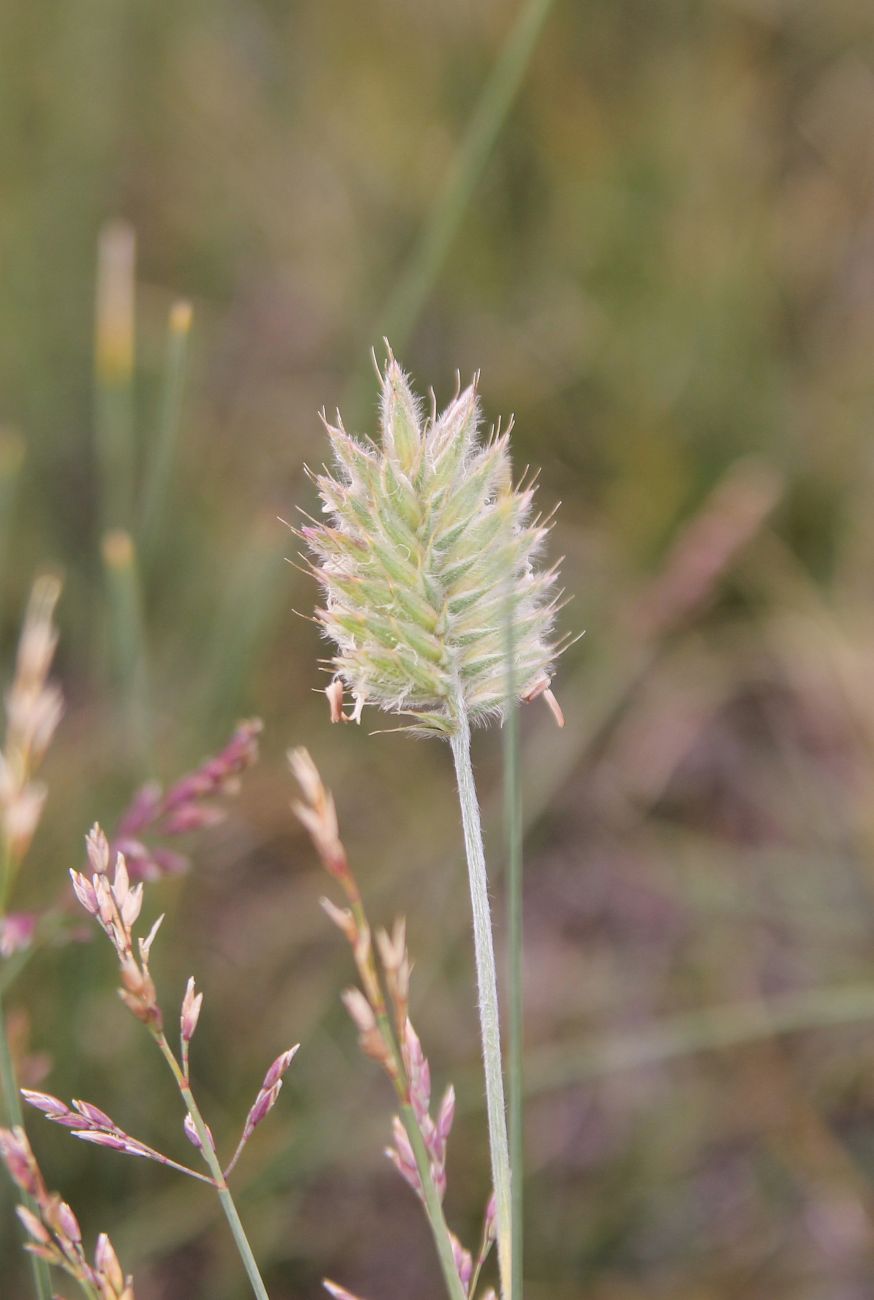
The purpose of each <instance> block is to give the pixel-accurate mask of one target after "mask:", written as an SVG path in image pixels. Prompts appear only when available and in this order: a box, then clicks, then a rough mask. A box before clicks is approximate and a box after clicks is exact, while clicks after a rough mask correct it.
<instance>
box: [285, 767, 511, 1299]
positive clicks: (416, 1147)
mask: <svg viewBox="0 0 874 1300" xmlns="http://www.w3.org/2000/svg"><path fill="white" fill-rule="evenodd" d="M289 760H290V763H291V768H292V772H293V773H294V776H295V777H296V779H297V782H298V785H299V787H300V790H301V795H302V798H301V799H300V800H299V801H297V802H296V803H295V804H294V805H293V807H294V811H295V813H296V815H297V817H298V818H299V820H300V821H301V822H302V824H303V825H304V826H305V827H306V829H307V831H308V832H309V834H310V837H311V838H312V841H313V843H314V845H315V847H316V850H317V852H318V854H319V856H320V858H321V860H322V863H323V865H324V867H325V869H326V870H327V872H328V873H329V875H330V876H331V877H332V878H333V879H334V880H336V881H337V882H338V883H339V885H340V887H341V888H342V890H343V893H344V895H345V901H346V904H347V906H345V907H338V906H337V904H336V903H334V902H332V901H331V900H329V899H326V898H323V899H322V906H323V908H324V910H325V912H326V913H327V915H328V917H329V918H330V919H331V920H332V921H333V922H334V924H335V925H336V926H337V928H338V929H339V930H340V931H341V933H342V934H343V936H344V938H345V939H346V940H347V942H348V943H349V946H350V948H351V949H352V954H353V957H354V960H355V966H356V969H357V972H358V977H359V980H360V987H357V988H356V987H353V988H349V989H347V990H346V991H345V992H344V994H343V1003H344V1005H345V1007H346V1010H347V1011H348V1013H349V1016H350V1018H351V1019H352V1022H353V1023H354V1025H355V1027H356V1029H357V1030H358V1041H359V1045H360V1047H361V1050H362V1051H363V1052H364V1053H365V1055H367V1056H369V1057H370V1058H371V1059H373V1060H375V1061H377V1062H378V1063H379V1064H380V1065H381V1066H382V1068H383V1069H384V1071H385V1072H386V1074H387V1075H388V1077H389V1079H390V1080H391V1083H392V1086H393V1087H394V1090H395V1094H396V1097H397V1100H398V1114H397V1115H395V1117H394V1119H393V1121H392V1143H391V1145H390V1146H389V1147H388V1148H387V1150H386V1155H387V1156H388V1158H389V1159H390V1160H391V1162H392V1164H393V1165H394V1166H395V1168H396V1169H397V1170H398V1172H399V1173H400V1175H401V1177H402V1178H403V1179H404V1180H405V1181H406V1182H407V1183H408V1184H409V1186H410V1187H411V1188H412V1189H413V1191H414V1192H415V1193H416V1195H417V1196H418V1197H419V1199H420V1200H421V1202H422V1204H423V1206H424V1209H425V1213H426V1215H427V1217H428V1220H429V1223H430V1225H431V1230H432V1234H433V1236H434V1241H435V1245H436V1247H437V1252H438V1256H439V1259H440V1263H441V1266H442V1268H443V1274H444V1280H445V1282H446V1285H447V1290H448V1293H449V1295H450V1296H451V1297H453V1298H454V1300H458V1298H459V1297H461V1298H462V1300H469V1298H470V1297H473V1295H474V1293H475V1287H476V1285H477V1281H478V1278H479V1273H480V1269H481V1268H482V1265H483V1262H484V1261H485V1258H486V1255H487V1254H488V1251H489V1249H490V1247H491V1245H492V1242H493V1241H494V1231H493V1225H494V1208H493V1207H494V1197H491V1198H490V1201H489V1209H488V1210H487V1214H486V1226H485V1228H484V1232H483V1243H482V1247H481V1250H480V1252H479V1255H478V1257H477V1261H476V1263H474V1262H473V1260H472V1257H471V1254H470V1252H469V1251H467V1250H466V1249H465V1248H464V1247H463V1246H462V1245H461V1243H460V1242H459V1241H458V1239H457V1237H456V1236H455V1235H454V1233H452V1232H451V1231H450V1229H449V1227H448V1225H447V1222H446V1218H445V1215H444V1211H443V1199H444V1197H445V1194H446V1144H447V1140H448V1138H449V1134H450V1131H451V1129H452V1121H453V1118H454V1114H455V1093H454V1091H453V1089H452V1087H451V1085H450V1086H449V1087H448V1088H447V1089H446V1092H445V1093H444V1095H443V1097H442V1100H441V1101H440V1104H439V1106H438V1107H437V1110H436V1113H432V1107H431V1068H430V1065H429V1063H428V1060H427V1057H426V1056H425V1054H424V1052H423V1050H422V1044H421V1042H420V1040H419V1036H418V1034H417V1033H416V1031H415V1029H414V1028H413V1025H412V1022H411V1020H410V1015H409V998H410V959H409V953H408V951H407V944H406V931H405V926H404V922H403V921H402V920H397V921H396V922H395V925H394V928H393V930H392V931H391V933H389V932H388V931H386V930H378V931H377V932H376V934H375V936H374V935H373V933H372V931H371V927H370V923H369V922H368V920H367V915H366V913H365V910H364V904H363V901H362V898H361V893H360V890H359V888H358V883H357V881H356V879H355V876H354V875H353V872H352V869H351V867H350V866H349V861H348V858H347V856H346V851H345V848H344V847H343V843H342V841H341V839H340V835H339V830H338V826H337V816H336V810H335V807H334V800H333V797H332V796H331V794H330V792H329V791H328V790H326V788H325V786H324V785H323V783H322V780H321V777H320V776H319V773H318V770H317V768H316V766H315V764H314V763H313V761H312V759H311V758H310V756H309V754H308V753H307V752H306V750H303V749H296V750H293V751H292V752H291V754H290V755H289ZM325 1287H326V1290H327V1291H328V1292H329V1294H331V1295H333V1296H337V1297H343V1296H349V1295H350V1294H351V1293H350V1292H347V1291H344V1290H343V1288H342V1287H339V1286H338V1285H337V1284H336V1283H333V1282H327V1281H326V1283H325ZM353 1300H354V1297H353Z"/></svg>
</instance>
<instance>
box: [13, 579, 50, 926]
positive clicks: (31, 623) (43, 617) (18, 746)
mask: <svg viewBox="0 0 874 1300" xmlns="http://www.w3.org/2000/svg"><path fill="white" fill-rule="evenodd" d="M60 593H61V584H60V582H59V581H58V579H57V578H55V577H52V576H49V575H47V576H44V577H42V578H38V579H37V580H36V582H35V583H34V585H33V590H32V591H31V595H30V600H29V601H28V605H27V612H26V614H25V617H24V625H23V627H22V630H21V637H20V639H19V643H18V655H17V658H16V663H15V674H14V676H13V679H12V684H11V686H10V687H9V690H8V691H7V693H6V701H5V703H6V735H5V738H4V742H3V748H2V750H0V841H2V859H0V924H2V922H3V919H4V918H5V916H6V910H7V907H8V904H9V900H10V897H11V894H12V889H13V886H14V884H15V879H16V876H17V874H18V870H19V867H20V866H21V862H22V860H23V858H24V857H25V855H26V853H27V850H28V848H29V847H30V842H31V840H32V839H33V835H34V832H35V831H36V828H37V825H38V824H39V820H40V817H41V815H42V810H43V804H44V802H45V797H46V790H45V786H44V785H42V784H41V783H40V782H38V781H37V780H35V774H36V772H37V771H38V769H39V766H40V764H41V763H42V760H43V758H44V757H45V753H46V750H47V749H48V747H49V744H50V742H51V739H52V737H53V736H54V734H55V731H56V729H57V726H58V723H59V722H60V720H61V716H62V714H63V709H64V702H63V696H62V695H61V691H60V688H59V687H58V686H57V685H56V684H55V683H54V682H52V681H50V679H49V673H50V671H51V666H52V660H53V658H54V653H55V648H56V646H57V640H58V633H57V628H56V627H55V623H54V610H55V605H56V604H57V601H58V597H59V596H60ZM13 920H14V918H13ZM14 928H15V929H16V930H17V931H18V932H19V933H18V938H17V939H16V942H15V946H20V943H21V935H20V931H21V926H20V925H18V924H16V925H15V926H14ZM3 930H4V936H3V937H5V941H6V945H7V946H12V943H11V940H10V938H9V937H8V936H6V935H5V931H6V926H5V925H4V926H3ZM0 941H2V938H0Z"/></svg>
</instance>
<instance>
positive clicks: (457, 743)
mask: <svg viewBox="0 0 874 1300" xmlns="http://www.w3.org/2000/svg"><path fill="white" fill-rule="evenodd" d="M451 744H452V756H453V759H454V760H455V774H456V778H457V781H458V797H459V803H460V806H461V820H462V825H463V828H464V844H465V850H466V854H467V867H468V877H469V880H470V901H471V909H472V912H473V936H474V950H475V955H476V975H477V988H478V991H479V1014H480V1032H481V1037H482V1051H483V1066H484V1072H485V1086H486V1110H487V1114H488V1125H489V1148H490V1152H491V1161H492V1181H493V1185H494V1190H495V1202H496V1207H497V1217H496V1225H497V1246H498V1265H499V1269H500V1274H501V1295H502V1297H503V1300H520V1297H518V1296H516V1297H514V1295H513V1293H512V1291H511V1287H512V1276H513V1274H512V1255H513V1240H512V1194H511V1177H510V1149H509V1141H508V1137H507V1116H506V1110H505V1104H504V1076H503V1066H502V1061H501V1026H500V1014H499V1011H498V981H497V974H496V969H495V950H494V942H493V939H492V922H491V910H490V907H489V885H488V876H487V874H486V859H485V850H484V848H483V837H482V827H481V825H480V815H479V802H478V799H477V793H476V784H475V782H474V776H473V766H472V764H471V759H470V724H469V722H468V719H467V710H466V707H465V704H464V700H463V699H462V698H461V697H460V696H459V698H458V700H457V730H456V731H455V733H454V735H453V736H452V740H451Z"/></svg>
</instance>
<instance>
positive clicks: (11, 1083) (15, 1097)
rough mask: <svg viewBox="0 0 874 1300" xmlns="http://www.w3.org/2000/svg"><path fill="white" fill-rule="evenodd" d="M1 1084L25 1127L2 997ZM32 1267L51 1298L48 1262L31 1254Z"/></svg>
mask: <svg viewBox="0 0 874 1300" xmlns="http://www.w3.org/2000/svg"><path fill="white" fill-rule="evenodd" d="M0 1085H2V1088H3V1098H4V1101H5V1103H6V1114H7V1116H8V1118H9V1123H10V1124H11V1125H12V1126H13V1127H14V1128H24V1115H23V1113H22V1110H21V1097H20V1096H19V1093H18V1081H17V1080H16V1078H15V1066H14V1065H13V1062H12V1051H11V1048H10V1045H9V1035H8V1033H7V1031H6V1013H5V1009H4V1007H3V1001H2V998H0ZM22 1200H23V1201H24V1204H25V1205H26V1206H27V1208H28V1209H29V1210H30V1211H31V1212H32V1213H34V1214H36V1213H37V1207H36V1205H35V1204H34V1202H33V1200H32V1199H31V1197H29V1196H28V1195H26V1194H25V1193H22ZM30 1268H31V1272H32V1274H33V1286H34V1290H35V1292H36V1295H37V1297H38V1300H51V1298H52V1281H51V1274H50V1273H49V1266H48V1264H47V1263H46V1261H45V1260H44V1259H39V1258H38V1257H37V1256H36V1255H31V1256H30Z"/></svg>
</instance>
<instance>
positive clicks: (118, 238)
mask: <svg viewBox="0 0 874 1300" xmlns="http://www.w3.org/2000/svg"><path fill="white" fill-rule="evenodd" d="M135 256H136V242H135V237H134V232H133V230H132V228H131V227H130V226H129V225H127V224H126V223H125V222H120V221H114V222H111V223H110V224H109V225H107V226H104V228H103V230H102V231H101V233H100V239H99V242H98V248H97V304H96V319H95V346H94V381H95V391H94V405H95V422H96V437H97V458H98V464H99V470H100V509H101V520H102V525H103V527H104V529H106V528H114V527H124V528H129V527H130V525H131V518H132V511H133V496H134V431H133V367H134V267H135Z"/></svg>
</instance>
